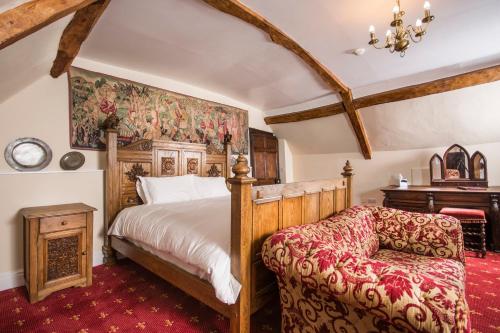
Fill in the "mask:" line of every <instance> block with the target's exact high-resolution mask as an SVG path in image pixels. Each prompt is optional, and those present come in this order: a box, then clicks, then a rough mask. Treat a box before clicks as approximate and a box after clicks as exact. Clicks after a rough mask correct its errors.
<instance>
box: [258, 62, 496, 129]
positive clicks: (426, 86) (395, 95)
mask: <svg viewBox="0 0 500 333" xmlns="http://www.w3.org/2000/svg"><path fill="white" fill-rule="evenodd" d="M499 80H500V65H496V66H492V67H488V68H484V69H479V70H475V71H472V72H468V73H464V74H459V75H455V76H451V77H447V78H443V79H438V80H434V81H431V82H426V83H421V84H416V85H413V86H408V87H403V88H398V89H394V90H390V91H386V92H382V93H378V94H373V95H368V96H364V97H360V98H356V99H354V101H353V102H354V107H355V108H356V109H361V108H366V107H370V106H374V105H378V104H384V103H391V102H398V101H403V100H406V99H412V98H417V97H424V96H428V95H433V94H439V93H443V92H447V91H452V90H456V89H462V88H467V87H471V86H475V85H479V84H485V83H490V82H495V81H499ZM341 106H342V103H335V104H329V105H325V106H320V107H317V108H314V109H310V110H304V111H297V112H293V113H285V114H280V115H276V116H269V117H266V118H264V120H265V122H266V124H268V125H271V124H283V123H289V122H296V121H302V120H309V119H316V118H322V117H329V116H333V115H336V114H339V113H342V112H345V110H342V111H338V110H339V107H341ZM337 111H338V112H337Z"/></svg>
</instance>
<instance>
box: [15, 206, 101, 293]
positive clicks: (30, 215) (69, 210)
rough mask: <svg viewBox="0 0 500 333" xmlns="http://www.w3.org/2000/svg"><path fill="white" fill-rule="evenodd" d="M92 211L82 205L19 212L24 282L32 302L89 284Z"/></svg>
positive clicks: (90, 277)
mask: <svg viewBox="0 0 500 333" xmlns="http://www.w3.org/2000/svg"><path fill="white" fill-rule="evenodd" d="M95 210H96V209H95V208H93V207H90V206H87V205H85V204H82V203H76V204H66V205H56V206H43V207H31V208H24V209H22V210H21V215H22V217H23V233H24V279H25V282H26V288H27V289H28V294H29V298H30V302H31V303H35V302H38V301H40V300H42V299H44V298H45V297H47V296H48V295H50V294H51V293H53V292H55V291H58V290H61V289H64V288H68V287H74V286H90V285H92V228H93V212H94V211H95Z"/></svg>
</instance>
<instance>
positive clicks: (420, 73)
mask: <svg viewBox="0 0 500 333" xmlns="http://www.w3.org/2000/svg"><path fill="white" fill-rule="evenodd" d="M242 2H243V3H244V4H245V5H247V6H249V7H250V8H252V9H254V10H256V11H257V12H259V13H261V14H262V15H263V16H264V17H266V18H268V19H269V20H270V21H271V22H273V23H274V24H275V25H276V26H278V27H279V28H280V29H282V30H283V31H285V32H286V33H287V34H288V35H290V36H291V37H292V38H294V39H295V40H296V41H297V42H299V44H301V45H302V46H303V47H304V48H305V49H307V50H308V51H310V52H311V53H312V54H313V55H314V56H315V57H317V58H318V59H319V60H320V61H321V62H322V63H324V64H325V65H326V66H327V67H328V68H330V69H331V70H332V71H333V72H334V73H335V74H337V75H338V76H339V77H340V78H341V79H342V80H343V81H344V82H345V83H346V84H347V85H349V86H350V87H351V88H352V89H353V91H354V96H355V97H359V96H363V95H366V94H371V93H375V92H379V91H383V90H387V89H393V88H397V87H400V86H404V85H409V84H415V83H420V82H424V81H428V80H432V79H436V78H439V77H444V76H449V75H453V74H457V73H461V72H464V71H467V70H469V69H472V68H480V67H486V66H489V65H492V64H498V63H500V43H498V36H500V20H499V19H498V14H499V13H500V1H498V0H475V1H470V0H435V1H431V3H432V5H433V7H432V11H433V13H434V14H435V15H436V21H435V22H433V23H432V25H431V26H430V30H429V33H428V34H427V35H426V38H425V39H424V41H423V42H422V43H421V44H419V45H414V46H412V47H411V48H410V49H409V50H408V52H407V54H406V56H405V57H404V58H400V57H399V56H398V55H396V54H393V55H391V54H389V53H388V52H386V51H379V50H374V49H370V48H368V45H366V44H367V40H368V31H367V28H368V25H370V24H374V25H375V26H376V28H377V32H378V33H379V36H381V37H382V36H383V34H384V31H385V29H386V26H387V23H388V20H389V19H390V16H391V9H392V6H393V5H394V1H392V0H370V1H367V0H337V1H331V0H315V1H303V0H273V1H269V0H242ZM18 3H20V1H5V0H0V9H5V8H8V7H9V6H11V7H12V6H13V5H14V4H18ZM422 4H423V0H422V1H410V0H402V3H401V5H402V7H403V8H404V9H405V11H406V12H407V18H408V23H410V22H414V20H415V19H416V18H417V17H419V16H421V15H422ZM69 19H70V18H69V17H67V18H65V19H63V20H60V21H58V22H56V23H54V24H52V25H50V26H49V27H47V28H44V29H43V30H41V31H39V32H37V33H36V34H34V35H32V36H30V37H28V38H26V39H24V40H22V41H19V42H18V43H16V44H14V45H12V46H10V47H8V48H6V49H4V50H1V51H0V74H1V75H2V78H9V79H8V80H2V82H1V83H0V102H1V101H2V100H4V99H5V98H7V97H8V96H10V95H12V93H14V92H15V91H17V90H18V89H19V88H20V87H22V86H23V85H26V84H28V83H30V82H32V81H33V80H35V79H36V78H38V77H39V76H41V75H44V74H46V73H48V71H49V69H50V65H51V63H52V60H53V59H54V57H55V54H56V50H57V42H58V39H59V37H60V35H61V33H62V30H63V28H64V26H65V25H66V24H67V22H68V21H69ZM358 47H366V48H367V52H366V54H365V55H363V56H361V57H356V56H354V55H352V54H350V53H349V50H352V49H354V48H358ZM79 57H81V58H85V59H90V60H95V61H98V62H102V63H108V64H112V65H115V66H119V67H125V68H129V69H132V70H136V71H142V72H146V73H152V74H154V75H159V76H164V77H168V78H171V79H174V80H177V81H181V82H186V83H189V84H191V85H194V86H198V87H201V88H204V89H207V90H211V91H214V92H217V93H221V94H223V95H226V96H228V97H230V98H233V99H235V100H239V101H241V102H242V103H245V104H248V105H251V106H253V107H256V108H257V109H261V110H263V111H264V112H265V113H266V114H268V115H272V114H279V113H284V112H292V111H298V110H302V109H304V108H309V107H314V106H317V105H324V104H327V103H331V102H334V101H336V100H337V97H336V95H335V94H332V92H331V90H329V89H328V88H327V87H325V85H324V83H323V82H322V81H320V80H319V79H318V78H317V77H316V76H315V75H314V74H313V73H312V72H311V71H310V69H309V68H308V67H307V66H305V65H304V64H303V63H302V61H301V60H300V59H298V58H297V57H296V56H294V55H293V54H291V53H290V52H289V51H287V50H285V49H283V48H282V47H280V46H278V45H275V44H273V43H271V42H270V41H269V39H268V37H267V36H266V35H265V34H264V33H263V32H262V31H260V30H258V29H256V28H255V27H253V26H250V25H248V24H247V23H245V22H242V21H240V20H238V19H236V18H233V17H231V16H228V15H225V14H223V13H221V12H219V11H217V10H215V9H213V8H212V7H210V6H208V5H206V4H205V3H204V2H202V1H200V0H148V1H147V5H146V2H144V1H137V0H119V1H116V0H115V1H112V2H111V4H110V6H109V7H108V9H107V10H106V11H105V13H104V15H103V17H102V18H101V19H100V20H99V22H98V24H97V26H96V27H95V28H94V30H93V32H92V34H91V35H90V37H89V39H88V40H87V41H86V42H85V44H84V45H83V47H82V49H81V51H80V54H79ZM471 89H475V88H471ZM477 89H480V88H477ZM481 89H482V88H481ZM498 89H499V86H498V85H496V84H492V85H491V87H490V88H488V89H487V91H488V92H489V93H494V94H495V93H496V94H497V95H498ZM466 90H467V89H465V90H463V91H466ZM463 91H461V92H462V93H459V92H457V94H459V95H460V94H463ZM471 91H472V92H471V93H466V94H465V95H463V96H467V97H463V98H462V97H460V98H462V99H461V103H460V104H457V102H454V101H456V100H457V99H460V98H459V97H457V96H458V95H453V94H454V92H451V93H448V94H443V96H445V95H446V96H451V97H449V98H448V99H446V98H445V97H434V96H429V97H425V98H422V99H418V101H417V100H413V101H404V102H399V103H392V104H387V105H383V106H378V107H373V108H370V109H366V110H362V111H361V114H362V116H363V119H364V122H365V125H366V127H367V132H368V136H369V139H370V141H371V143H372V146H373V149H374V150H392V149H409V148H412V147H414V148H416V147H422V146H429V145H432V146H435V145H444V144H447V143H444V141H453V140H454V141H456V142H460V143H464V144H467V143H472V142H463V141H462V140H468V141H474V140H475V141H474V142H475V143H479V142H478V140H479V141H481V142H483V141H491V140H500V138H497V137H496V136H497V134H496V132H497V131H495V130H493V129H492V126H491V124H492V122H490V120H494V121H496V123H497V124H498V123H499V122H498V119H497V118H496V117H497V114H498V113H499V112H497V111H496V110H498V105H496V104H494V103H492V101H491V96H490V95H488V96H486V95H484V96H483V97H482V102H480V103H481V104H480V105H478V104H477V103H479V102H472V101H470V99H472V100H474V96H475V95H476V93H477V91H475V90H471ZM485 91H486V90H485ZM460 96H462V95H460ZM471 110H474V112H475V113H474V114H475V116H474V117H476V118H478V119H487V120H484V123H481V125H482V126H483V128H485V129H486V130H484V131H482V132H488V133H480V134H479V135H477V127H478V126H477V124H478V122H477V121H471V119H470V118H469V117H472V116H470V111H471ZM495 112H496V113H495ZM481 121H483V120H481ZM449 124H453V126H457V130H456V131H451V130H447V131H446V134H439V135H438V134H436V133H440V132H442V129H443V126H444V127H446V126H449ZM484 126H486V127H484ZM273 129H274V131H275V132H276V133H277V135H278V136H280V137H283V138H285V139H287V140H289V142H290V144H291V147H292V149H293V150H294V151H295V152H299V153H332V152H344V151H345V152H348V151H349V152H351V151H357V143H356V141H355V137H354V135H353V133H352V129H351V128H350V125H349V123H348V122H347V121H346V119H345V117H344V115H339V116H335V117H330V118H323V119H318V120H311V121H307V122H301V123H295V124H285V125H277V126H273ZM454 133H455V134H454ZM456 133H461V135H462V136H461V137H458V136H457V135H456ZM438 142H439V143H438Z"/></svg>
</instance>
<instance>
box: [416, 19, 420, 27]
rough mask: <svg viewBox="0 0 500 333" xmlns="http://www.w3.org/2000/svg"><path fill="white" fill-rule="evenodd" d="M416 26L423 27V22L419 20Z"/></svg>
mask: <svg viewBox="0 0 500 333" xmlns="http://www.w3.org/2000/svg"><path fill="white" fill-rule="evenodd" d="M415 25H416V26H417V28H420V27H421V26H422V20H421V19H418V20H417V22H416V23H415Z"/></svg>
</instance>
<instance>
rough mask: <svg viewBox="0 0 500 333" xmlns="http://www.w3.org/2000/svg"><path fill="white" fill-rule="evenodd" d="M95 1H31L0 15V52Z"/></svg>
mask: <svg viewBox="0 0 500 333" xmlns="http://www.w3.org/2000/svg"><path fill="white" fill-rule="evenodd" d="M94 1H95V0H65V1H61V0H32V1H28V2H25V3H23V4H21V5H19V6H17V7H15V8H13V9H10V10H7V11H5V12H3V13H1V14H0V50H1V49H3V48H5V47H7V46H9V45H11V44H13V43H15V42H17V41H18V40H20V39H23V38H24V37H26V36H29V35H31V34H32V33H34V32H36V31H38V30H40V29H42V28H43V27H45V26H47V25H49V24H51V23H53V22H55V21H57V20H58V19H60V18H62V17H64V16H66V15H68V14H71V13H73V12H74V11H76V10H79V9H81V8H83V7H86V6H88V5H90V4H92V3H93V2H94Z"/></svg>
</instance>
